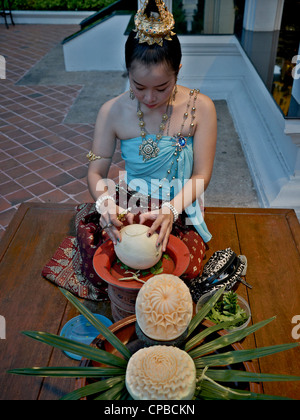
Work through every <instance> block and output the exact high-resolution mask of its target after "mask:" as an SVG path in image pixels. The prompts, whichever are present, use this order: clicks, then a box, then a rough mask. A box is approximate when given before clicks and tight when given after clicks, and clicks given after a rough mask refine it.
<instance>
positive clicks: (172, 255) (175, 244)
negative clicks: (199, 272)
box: [93, 235, 190, 290]
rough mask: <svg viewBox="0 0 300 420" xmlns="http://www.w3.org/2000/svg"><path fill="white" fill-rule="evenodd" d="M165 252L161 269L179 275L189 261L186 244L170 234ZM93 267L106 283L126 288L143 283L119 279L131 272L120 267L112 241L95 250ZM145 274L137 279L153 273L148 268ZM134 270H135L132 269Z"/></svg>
mask: <svg viewBox="0 0 300 420" xmlns="http://www.w3.org/2000/svg"><path fill="white" fill-rule="evenodd" d="M165 254H167V256H168V257H169V258H164V257H162V269H163V271H162V272H163V273H165V274H173V275H174V276H178V277H179V276H181V275H182V274H183V273H184V272H185V270H186V269H187V267H188V265H189V263H190V253H189V250H188V248H187V246H186V245H185V244H184V243H183V242H182V241H181V240H180V239H179V238H176V236H173V235H170V237H169V242H168V245H167V249H166V252H165ZM93 264H94V269H95V271H96V273H97V274H98V276H99V277H101V279H102V280H104V281H106V282H107V283H109V284H111V285H114V286H119V287H122V288H126V289H135V290H136V289H140V288H141V287H142V285H143V283H141V282H139V281H136V280H128V281H127V280H126V281H120V280H118V279H120V278H122V277H130V276H131V274H128V273H125V271H126V269H124V268H122V266H121V264H120V263H119V262H118V261H117V257H116V254H115V250H114V245H113V243H112V241H107V242H105V243H104V244H103V245H101V246H100V247H99V248H98V249H97V251H96V252H95V255H94V259H93ZM145 271H147V274H146V275H144V276H143V275H140V276H139V279H141V280H143V281H147V280H148V279H149V278H150V277H153V274H152V273H150V270H145ZM133 272H136V270H133Z"/></svg>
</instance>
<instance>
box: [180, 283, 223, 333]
mask: <svg viewBox="0 0 300 420" xmlns="http://www.w3.org/2000/svg"><path fill="white" fill-rule="evenodd" d="M224 290H225V288H224V287H223V288H222V289H220V290H218V291H217V292H216V293H215V294H214V295H213V296H212V297H211V298H210V299H209V301H208V302H206V304H205V305H203V307H202V308H201V309H200V311H199V312H198V313H197V314H196V315H195V316H194V318H193V319H192V320H191V322H190V325H189V330H188V335H187V337H189V336H190V335H191V334H192V333H193V332H194V330H195V329H196V328H197V327H198V325H199V324H200V323H201V322H202V321H203V319H204V318H205V316H206V315H207V314H208V312H209V311H210V310H211V308H212V307H213V306H214V305H215V304H216V302H217V301H218V299H219V297H220V296H221V295H222V293H223V292H224Z"/></svg>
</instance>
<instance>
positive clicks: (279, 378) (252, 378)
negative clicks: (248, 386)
mask: <svg viewBox="0 0 300 420" xmlns="http://www.w3.org/2000/svg"><path fill="white" fill-rule="evenodd" d="M205 375H206V376H207V377H209V378H211V379H213V380H214V381H218V382H285V381H300V376H292V375H276V374H269V373H254V372H245V371H243V370H231V369H224V370H221V369H216V370H213V369H208V370H207V371H206V373H205Z"/></svg>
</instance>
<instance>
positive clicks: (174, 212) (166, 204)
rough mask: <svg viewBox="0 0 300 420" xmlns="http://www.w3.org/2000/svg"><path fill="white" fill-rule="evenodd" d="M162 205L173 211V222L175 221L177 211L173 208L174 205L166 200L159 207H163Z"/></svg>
mask: <svg viewBox="0 0 300 420" xmlns="http://www.w3.org/2000/svg"><path fill="white" fill-rule="evenodd" d="M163 207H168V208H169V209H170V210H171V212H172V213H173V217H174V220H173V221H174V223H175V222H177V220H178V216H179V215H178V211H177V210H176V209H175V207H174V206H172V204H170V203H169V202H168V201H166V202H165V203H163V205H162V206H161V208H163Z"/></svg>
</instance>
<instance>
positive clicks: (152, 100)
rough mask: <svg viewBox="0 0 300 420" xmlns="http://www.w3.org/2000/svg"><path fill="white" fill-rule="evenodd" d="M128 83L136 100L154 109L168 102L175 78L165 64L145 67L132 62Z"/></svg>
mask: <svg viewBox="0 0 300 420" xmlns="http://www.w3.org/2000/svg"><path fill="white" fill-rule="evenodd" d="M129 81H130V86H131V89H132V90H133V93H134V95H135V97H136V98H137V100H138V101H139V102H140V103H141V104H143V105H145V106H146V107H148V108H149V109H154V108H159V107H161V106H162V105H165V104H166V103H167V102H168V100H169V99H170V96H171V94H172V92H173V89H174V86H175V84H176V76H175V74H174V71H173V70H171V69H170V68H169V67H168V66H167V65H166V64H165V63H161V64H153V65H151V66H146V65H145V64H142V63H140V62H138V61H134V62H133V64H132V66H131V68H130V70H129Z"/></svg>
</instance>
